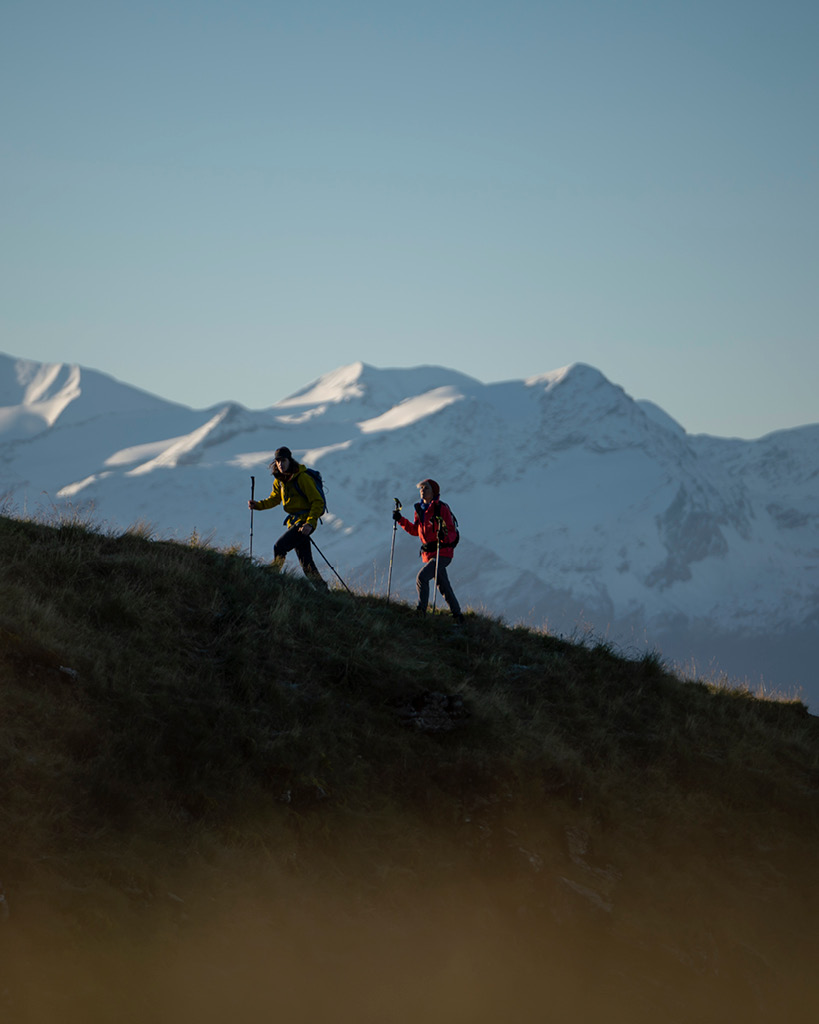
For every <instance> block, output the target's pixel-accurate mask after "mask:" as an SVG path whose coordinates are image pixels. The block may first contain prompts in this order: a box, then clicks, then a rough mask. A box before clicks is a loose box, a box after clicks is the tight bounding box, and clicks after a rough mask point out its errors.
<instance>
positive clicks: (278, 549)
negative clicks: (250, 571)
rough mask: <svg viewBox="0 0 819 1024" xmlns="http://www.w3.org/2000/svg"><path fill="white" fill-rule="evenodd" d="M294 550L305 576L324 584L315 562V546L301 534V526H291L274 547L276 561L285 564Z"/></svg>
mask: <svg viewBox="0 0 819 1024" xmlns="http://www.w3.org/2000/svg"><path fill="white" fill-rule="evenodd" d="M299 525H303V524H299ZM294 548H295V549H296V557H297V558H298V560H299V564H300V565H301V567H302V570H303V571H304V575H305V576H309V577H310V578H311V579H312V580H314V581H315V582H317V583H324V580H323V579H322V578H321V573H320V572H319V571H318V569H317V568H316V563H315V562H314V561H313V545H312V544H311V543H310V538H309V537H305V536H304V534H303V533H299V526H291V527H290V529H289V530H287V531H286V532H285V533H283V534H282V535H281V537H279V539H278V540H277V541H276V543H275V544H274V545H273V558H274V560H275V561H277V562H279V563H280V564H283V563H284V560H285V558H287V555H288V554H289V553H290V552H291V551H292V550H293V549H294Z"/></svg>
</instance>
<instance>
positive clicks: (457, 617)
mask: <svg viewBox="0 0 819 1024" xmlns="http://www.w3.org/2000/svg"><path fill="white" fill-rule="evenodd" d="M452 621H453V622H454V623H455V625H456V626H462V625H463V624H464V617H463V614H462V613H461V612H453V613H452Z"/></svg>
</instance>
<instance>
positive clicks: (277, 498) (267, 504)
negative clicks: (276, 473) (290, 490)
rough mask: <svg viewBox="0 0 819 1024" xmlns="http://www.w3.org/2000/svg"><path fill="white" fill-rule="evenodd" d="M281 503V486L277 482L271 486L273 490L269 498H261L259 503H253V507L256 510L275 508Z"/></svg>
mask: <svg viewBox="0 0 819 1024" xmlns="http://www.w3.org/2000/svg"><path fill="white" fill-rule="evenodd" d="M281 503H282V493H281V486H280V484H279V481H278V480H277V481H276V482H275V483H274V484H273V490H272V491H271V492H270V497H269V498H263V499H262V500H261V501H257V502H256V503H255V506H254V507H255V508H257V509H265V508H275V507H276V506H277V505H281Z"/></svg>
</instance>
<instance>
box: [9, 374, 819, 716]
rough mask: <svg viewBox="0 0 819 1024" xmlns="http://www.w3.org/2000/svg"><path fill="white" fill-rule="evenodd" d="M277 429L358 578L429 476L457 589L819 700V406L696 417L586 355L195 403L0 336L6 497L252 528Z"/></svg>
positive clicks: (397, 574)
mask: <svg viewBox="0 0 819 1024" xmlns="http://www.w3.org/2000/svg"><path fill="white" fill-rule="evenodd" d="M282 444H286V445H288V446H289V447H290V448H291V449H292V450H293V452H294V454H295V455H296V457H297V458H299V459H300V460H302V461H306V462H307V463H308V464H311V465H315V466H316V467H317V468H319V469H321V471H322V473H323V475H324V478H325V481H326V482H327V494H328V505H329V509H330V511H329V513H328V515H327V516H326V517H325V519H324V526H323V527H322V528H321V529H320V530H319V533H318V534H317V535H316V542H317V543H318V544H319V546H320V548H321V550H322V551H323V552H324V554H325V555H326V556H327V558H328V559H329V560H330V561H331V562H332V564H333V565H334V566H335V567H336V568H337V570H338V571H339V573H340V574H341V575H342V576H343V577H344V579H345V580H346V581H347V582H348V583H349V584H350V585H351V586H358V587H360V588H362V589H364V590H368V591H381V592H383V591H385V590H386V573H387V566H388V561H389V550H390V541H391V531H392V520H391V518H390V513H391V511H392V507H393V498H394V497H399V498H400V500H401V501H402V502H403V503H404V504H405V505H406V506H411V504H412V502H413V501H414V500H415V495H416V493H417V492H416V491H415V484H416V482H417V481H418V480H420V479H422V478H424V477H426V476H432V477H434V478H435V479H437V480H438V481H439V483H440V484H441V488H442V495H443V497H444V499H445V500H446V501H448V502H449V503H450V505H451V506H452V507H453V509H454V510H455V512H456V514H457V516H458V519H459V522H460V526H461V534H462V537H463V541H462V544H461V546H460V547H459V549H458V554H457V558H456V561H455V563H454V564H453V567H452V570H451V571H452V578H453V582H454V583H455V585H456V590H457V591H458V594H459V597H460V598H461V601H462V603H463V604H464V605H471V606H473V607H477V608H484V609H486V610H487V611H489V612H491V613H493V614H496V615H502V616H503V617H504V618H505V619H506V620H507V621H510V622H515V621H524V622H527V623H529V624H532V625H536V626H545V627H546V628H548V629H549V630H550V631H553V632H562V633H568V634H571V633H576V632H581V633H582V632H583V631H584V630H586V629H591V630H593V631H594V632H595V634H596V635H607V636H609V637H610V638H611V639H613V640H614V641H615V642H617V643H621V644H623V645H624V646H631V647H634V648H637V649H640V648H641V647H644V646H645V645H649V646H657V647H659V649H660V650H661V651H662V652H663V653H664V654H665V655H666V657H667V658H669V660H672V661H674V662H676V663H678V664H683V665H687V664H690V663H691V662H692V661H693V662H695V664H696V668H697V670H699V672H700V673H705V674H707V673H708V671H709V670H711V669H722V670H724V671H726V672H728V673H729V674H731V675H733V676H738V677H740V678H742V677H745V676H747V677H748V679H749V681H751V682H752V683H756V682H757V681H758V678H759V677H760V676H762V677H763V679H764V681H765V682H766V683H767V684H768V685H774V686H779V687H783V688H786V689H787V688H790V687H793V686H796V685H798V686H801V687H802V688H803V690H804V693H805V694H806V695H810V694H814V693H815V697H812V699H815V700H817V701H819V684H817V682H816V671H815V669H814V668H813V658H812V650H813V641H814V639H815V636H816V625H817V620H819V501H817V499H819V425H809V426H805V427H801V428H798V429H795V430H786V431H778V432H776V433H773V434H770V435H768V436H766V437H763V438H760V439H759V440H755V441H739V440H735V439H722V438H714V437H709V436H707V435H689V434H687V433H686V432H685V430H684V428H683V427H682V426H680V425H679V424H678V423H676V422H675V421H674V420H673V419H672V418H671V417H670V416H668V415H667V414H666V413H665V412H664V411H663V410H662V409H660V408H659V407H657V406H656V405H654V404H653V403H651V402H650V401H635V400H634V399H632V398H631V397H630V396H629V395H627V394H626V392H625V391H624V390H623V389H622V388H621V387H619V386H617V385H615V384H612V383H611V382H610V381H609V380H608V379H607V378H606V377H605V376H604V375H603V374H601V373H600V372H599V371H598V370H596V369H594V368H593V367H591V366H587V365H585V364H582V363H575V364H572V365H570V366H567V367H563V368H562V369H559V370H554V371H551V372H548V373H543V374H539V375H537V376H533V377H530V378H527V379H526V380H512V381H504V382H500V383H493V384H483V383H481V382H480V381H478V380H476V379H475V378H472V377H469V376H467V375H465V374H462V373H459V372H457V371H455V370H450V369H446V368H443V367H434V366H422V367H414V368H411V369H378V368H375V367H372V366H369V365H367V364H364V363H360V362H359V363H353V364H351V365H349V366H343V367H339V368H338V369H336V370H333V371H331V372H330V373H327V374H324V375H323V376H321V377H319V378H318V379H317V380H315V381H313V382H312V383H310V384H308V385H307V386H306V387H304V388H303V389H301V390H300V391H298V392H297V393H296V394H294V395H290V396H288V397H286V398H284V399H282V400H281V401H278V402H276V403H275V404H274V405H272V406H271V407H270V408H268V409H264V410H261V411H252V410H248V409H246V408H244V407H243V406H241V405H239V404H238V403H235V402H225V403H220V404H218V405H216V406H213V407H211V408H209V409H205V410H193V409H190V408H188V407H186V406H182V405H177V404H174V403H172V402H167V401H164V400H162V399H159V398H157V397H155V396H153V395H150V394H148V393H146V392H143V391H140V390H138V389H135V388H130V387H128V386H127V385H125V384H121V383H120V382H118V381H115V380H114V379H113V378H111V377H108V376H106V375H105V374H102V373H99V372H97V371H94V370H89V369H85V368H82V367H79V366H70V365H67V364H38V363H34V362H31V361H28V360H21V359H15V358H13V357H10V356H4V355H0V496H2V498H3V501H4V503H5V507H6V508H8V509H10V510H12V511H13V510H14V509H16V510H17V511H18V512H21V511H25V510H28V511H33V510H34V509H36V508H37V507H38V506H41V505H42V506H45V507H50V505H51V504H52V503H53V504H55V505H58V506H59V505H63V504H66V503H69V504H71V505H72V506H73V507H75V508H79V509H86V508H89V507H93V509H94V516H95V518H96V519H97V520H99V521H103V522H105V523H108V524H110V526H111V527H112V528H115V529H124V528H126V527H127V526H128V525H130V524H133V523H135V522H137V521H139V520H143V521H147V522H149V523H151V524H152V525H153V526H154V529H155V532H156V535H158V536H167V537H174V536H175V537H178V538H180V539H184V538H187V537H189V536H191V535H192V534H193V533H194V532H196V533H197V534H198V535H199V536H205V537H212V539H213V543H216V544H220V545H224V546H227V545H231V544H235V545H239V546H242V547H246V545H247V540H248V532H247V527H248V513H247V498H248V497H249V487H250V476H251V475H253V476H255V478H256V487H257V490H256V494H257V496H259V494H261V493H262V492H264V493H266V491H265V487H266V485H267V481H268V479H269V477H268V471H267V463H268V462H269V461H270V458H271V457H272V453H273V451H274V450H275V449H276V448H277V447H278V446H279V445H282ZM280 528H281V515H280V512H279V511H278V510H274V511H273V513H272V515H271V514H261V513H260V514H258V515H257V517H256V524H255V537H256V540H255V546H254V554H256V555H260V556H261V555H263V554H264V555H265V556H267V555H269V552H270V547H271V546H272V542H273V540H274V539H275V537H276V536H277V535H278V533H279V532H280ZM395 555H396V558H395V565H394V568H393V583H392V591H393V593H397V594H398V596H399V598H400V599H402V600H406V601H411V600H412V598H413V581H414V575H415V571H416V569H417V564H418V560H417V544H416V543H415V542H414V541H413V540H412V539H411V538H409V537H407V536H406V535H404V534H399V537H398V539H397V542H396V552H395ZM325 569H326V566H325ZM396 584H397V586H396Z"/></svg>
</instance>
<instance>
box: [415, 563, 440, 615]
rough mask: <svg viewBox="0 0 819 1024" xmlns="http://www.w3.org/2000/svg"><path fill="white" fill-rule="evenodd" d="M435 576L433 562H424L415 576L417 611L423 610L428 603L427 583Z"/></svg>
mask: <svg viewBox="0 0 819 1024" xmlns="http://www.w3.org/2000/svg"><path fill="white" fill-rule="evenodd" d="M434 578H435V562H434V561H432V562H424V564H423V566H422V567H421V571H420V572H419V573H418V575H417V576H416V577H415V589H416V590H417V592H418V611H421V612H425V611H426V610H427V605H428V604H429V583H430V580H432V579H434Z"/></svg>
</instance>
